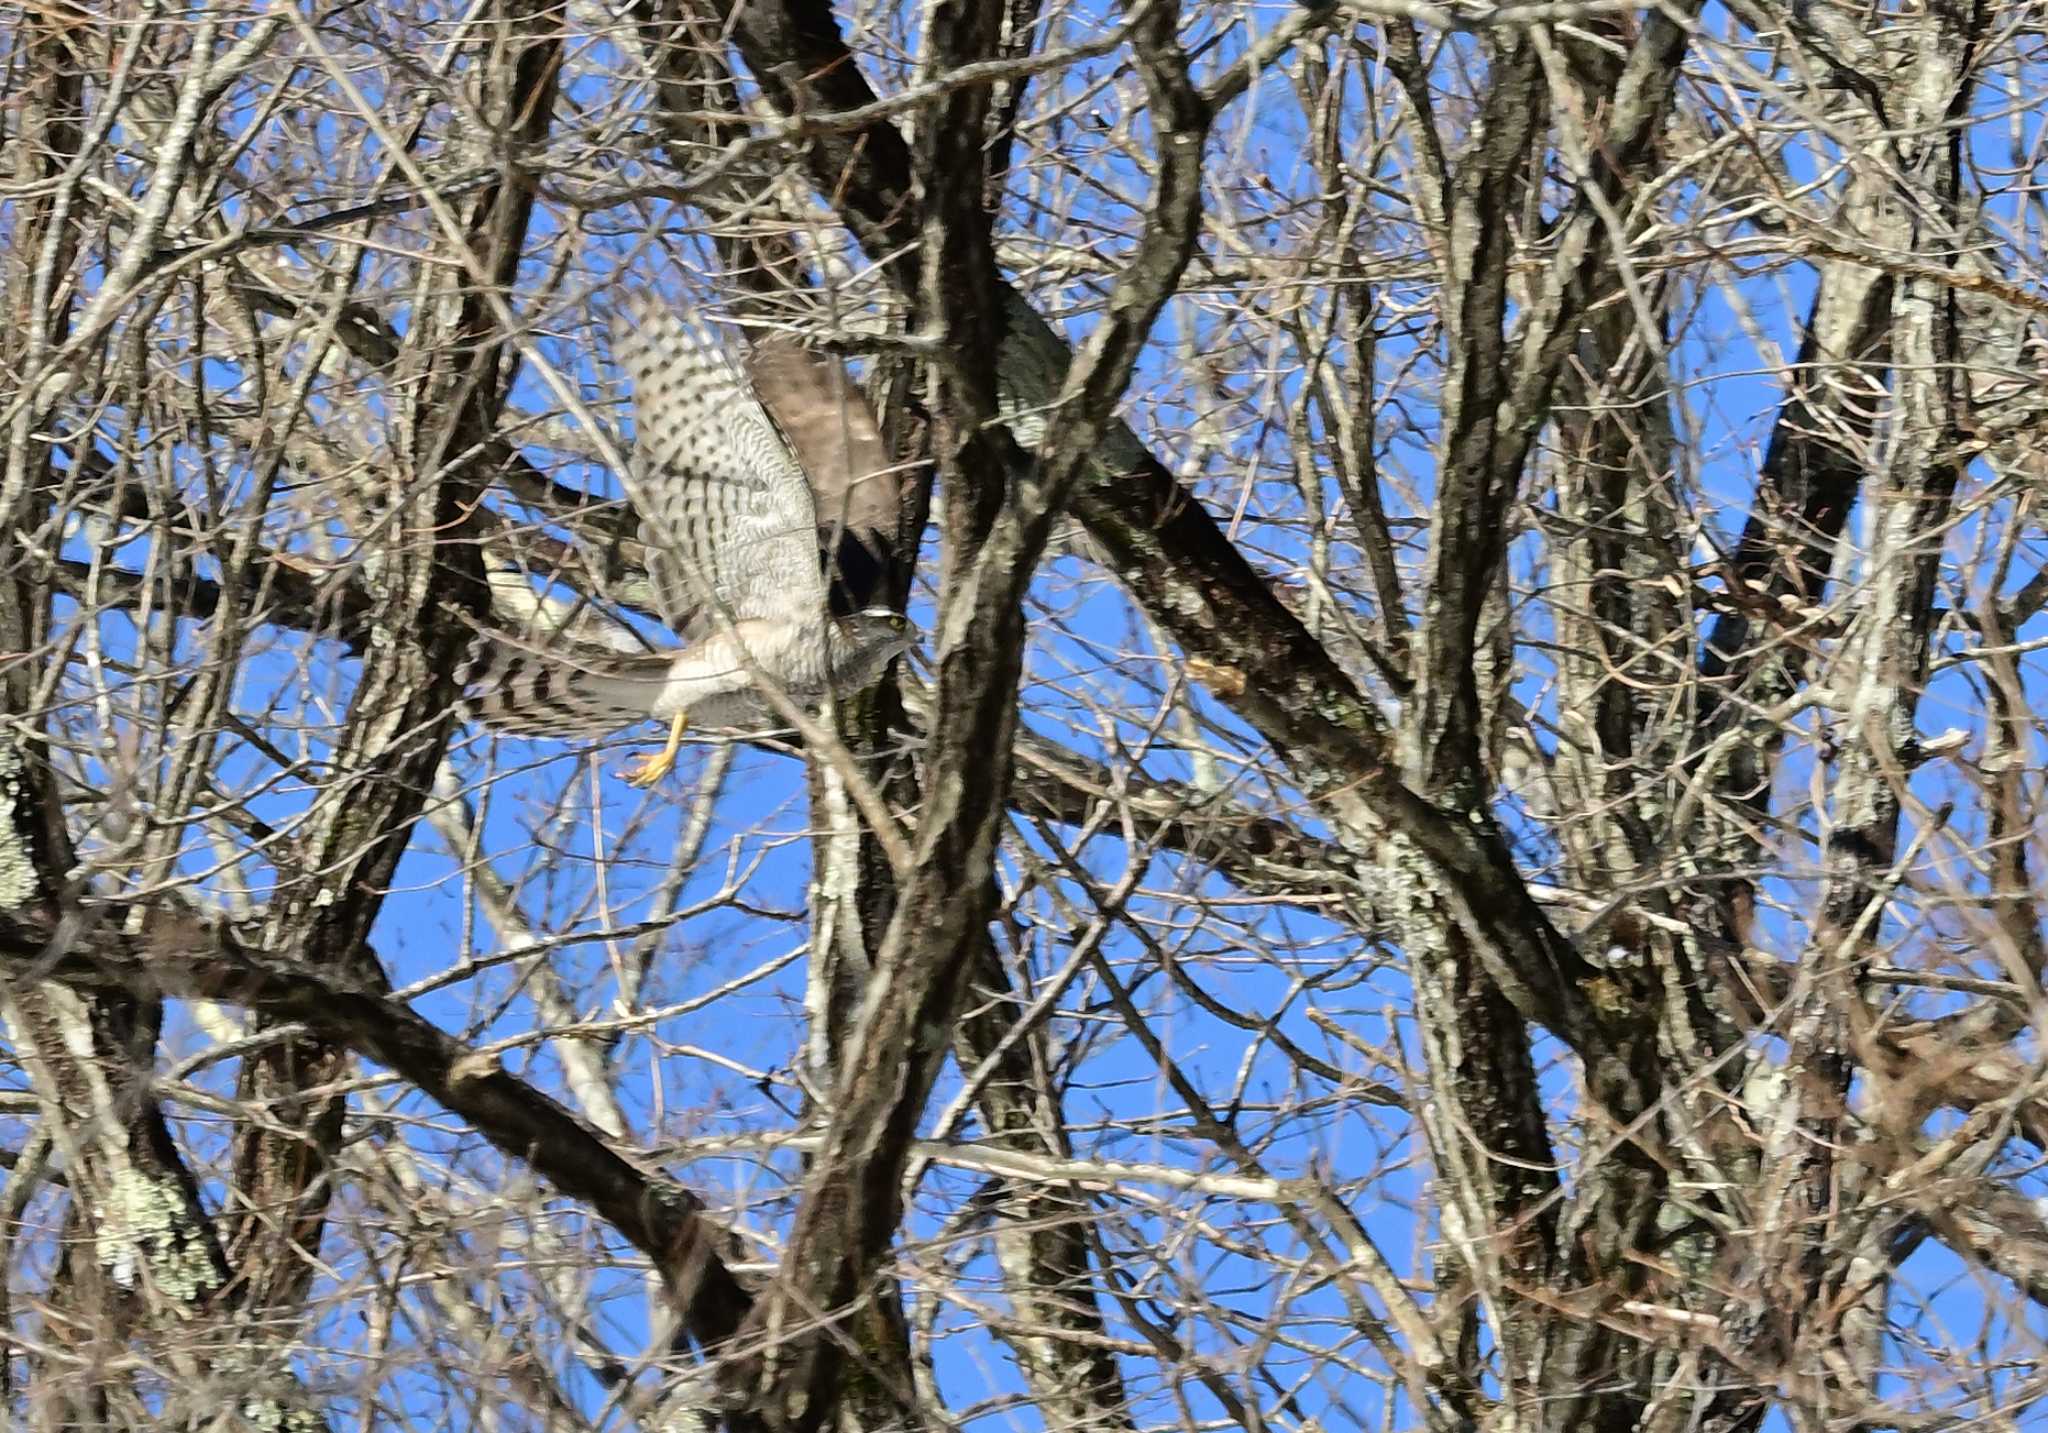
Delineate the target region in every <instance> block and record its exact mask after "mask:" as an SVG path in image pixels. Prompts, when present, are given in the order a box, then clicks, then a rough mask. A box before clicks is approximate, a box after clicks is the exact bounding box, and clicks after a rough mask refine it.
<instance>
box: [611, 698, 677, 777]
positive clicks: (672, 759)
mask: <svg viewBox="0 0 2048 1433" xmlns="http://www.w3.org/2000/svg"><path fill="white" fill-rule="evenodd" d="M689 724H690V714H689V713H688V712H677V713H676V715H675V720H673V721H671V722H670V723H669V724H668V741H667V742H666V743H664V744H663V746H662V748H661V750H660V751H657V752H656V753H655V754H654V755H652V756H643V757H641V758H640V760H639V761H638V762H636V763H634V764H633V765H632V766H630V767H628V768H627V769H626V770H625V771H624V772H622V773H621V775H623V776H624V777H625V778H626V780H627V782H628V783H630V784H631V785H634V786H638V787H641V788H643V789H644V788H646V787H649V786H652V785H654V783H655V782H657V781H659V780H661V778H662V777H664V776H666V775H668V774H669V773H670V772H671V771H673V770H675V767H676V752H677V751H679V750H681V748H682V745H683V728H685V727H687V726H688V725H689Z"/></svg>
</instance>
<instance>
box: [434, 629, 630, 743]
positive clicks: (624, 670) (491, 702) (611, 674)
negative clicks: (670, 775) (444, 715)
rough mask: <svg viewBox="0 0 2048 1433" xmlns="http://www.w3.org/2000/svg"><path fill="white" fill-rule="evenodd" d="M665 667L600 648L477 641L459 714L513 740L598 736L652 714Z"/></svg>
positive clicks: (488, 639) (472, 646)
mask: <svg viewBox="0 0 2048 1433" xmlns="http://www.w3.org/2000/svg"><path fill="white" fill-rule="evenodd" d="M669 661H670V659H669V658H668V657H666V656H663V655H660V654H658V653H648V654H645V655H637V654H633V653H624V652H613V651H608V650H606V649H605V648H602V647H578V648H569V649H566V650H565V649H560V648H552V649H549V650H546V651H543V650H540V649H539V648H537V647H532V646H523V645H521V644H519V643H518V642H515V641H512V640H509V639H507V638H503V637H494V636H480V637H478V638H477V639H476V640H475V641H474V642H472V643H471V644H470V648H469V656H468V659H467V662H466V664H465V666H464V668H463V673H462V685H463V689H464V691H463V707H464V709H465V710H466V711H467V712H468V714H469V716H470V718H471V719H472V720H474V721H476V722H478V723H480V724H481V725H483V726H487V727H490V728H492V729H493V730H496V731H502V732H507V733H509V734H511V735H514V736H547V737H555V738H558V739H569V738H574V737H592V736H602V735H604V734H606V733H608V732H613V731H617V730H619V729H620V728H621V727H626V726H631V725H632V724H633V723H635V722H640V721H645V720H646V719H647V718H648V717H649V716H651V715H652V714H653V711H654V703H655V699H656V698H657V697H659V696H660V695H661V690H662V686H663V684H664V679H665V678H666V677H667V675H668V668H669Z"/></svg>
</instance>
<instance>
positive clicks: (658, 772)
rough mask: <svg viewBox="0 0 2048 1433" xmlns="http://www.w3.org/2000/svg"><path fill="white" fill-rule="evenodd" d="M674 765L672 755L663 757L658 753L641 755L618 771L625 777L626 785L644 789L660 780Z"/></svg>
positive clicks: (673, 768)
mask: <svg viewBox="0 0 2048 1433" xmlns="http://www.w3.org/2000/svg"><path fill="white" fill-rule="evenodd" d="M675 765H676V763H675V758H674V757H666V758H664V757H662V756H660V755H655V756H643V757H641V758H640V759H639V760H638V761H636V762H634V763H633V764H632V765H631V766H629V767H627V768H626V769H625V770H624V771H622V772H620V773H619V775H621V776H623V777H625V778H626V784H627V785H628V786H637V787H639V788H640V789H641V790H643V791H645V790H646V789H647V788H648V787H650V786H652V785H654V783H655V782H657V781H659V780H661V778H662V777H664V776H666V775H668V774H669V772H671V771H673V770H675Z"/></svg>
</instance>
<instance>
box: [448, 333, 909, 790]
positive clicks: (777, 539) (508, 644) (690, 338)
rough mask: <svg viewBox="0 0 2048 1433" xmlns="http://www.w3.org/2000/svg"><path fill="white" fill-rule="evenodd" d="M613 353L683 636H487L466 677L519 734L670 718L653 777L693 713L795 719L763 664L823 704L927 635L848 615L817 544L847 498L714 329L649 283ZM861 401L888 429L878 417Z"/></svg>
mask: <svg viewBox="0 0 2048 1433" xmlns="http://www.w3.org/2000/svg"><path fill="white" fill-rule="evenodd" d="M612 357H613V359H614V361H615V362H616V363H617V364H618V365H619V367H621V368H622V369H623V370H624V371H625V373H626V374H627V376H628V377H629V378H630V379H631V380H632V385H633V410H634V436H633V451H632V454H631V457H630V460H629V462H628V464H627V467H626V471H625V473H624V474H622V478H623V481H624V484H625V488H626V496H627V498H628V499H629V500H630V501H631V503H632V505H633V508H634V510H635V511H636V512H637V513H638V514H639V518H640V540H641V542H642V544H643V545H644V546H645V547H646V549H647V571H648V576H649V578H650V579H651V580H652V583H653V586H654V589H655V593H656V596H657V599H658V601H659V604H660V607H661V615H662V619H663V620H664V621H665V622H667V623H668V624H669V626H670V627H671V628H672V629H674V630H676V631H677V632H679V633H680V634H681V635H682V637H683V639H684V642H685V645H684V647H683V648H682V649H681V650H680V651H673V652H652V653H648V652H621V651H617V650H614V649H612V648H610V647H606V646H602V645H599V644H596V643H591V642H565V641H563V640H562V639H561V638H560V637H553V638H550V637H541V638H530V639H516V638H511V637H507V636H499V635H490V636H486V637H484V638H481V639H480V640H479V642H478V644H477V647H476V648H475V649H474V651H473V653H472V656H471V666H470V668H469V670H468V672H467V673H466V674H465V677H464V683H465V686H466V687H467V688H468V689H469V694H468V702H469V708H470V711H471V713H472V715H474V716H475V717H476V719H477V720H479V721H480V722H482V723H483V724H484V725H486V726H490V727H495V728H497V729H499V730H501V731H507V732H513V733H516V734H520V735H526V736H552V737H581V736H594V735H599V734H602V733H604V732H609V731H613V730H616V729H618V728H619V727H622V726H626V725H629V724H631V723H634V722H638V721H642V720H645V719H646V718H648V717H655V718H658V719H661V720H665V721H667V722H668V723H669V732H668V740H667V742H666V744H664V746H663V747H662V749H661V751H660V752H659V753H658V754H656V755H654V756H651V757H647V758H645V759H643V760H642V761H640V762H639V763H637V764H636V765H635V766H634V767H633V768H631V769H630V770H629V771H628V772H627V773H626V779H627V780H628V781H630V782H632V783H633V784H634V785H636V786H643V787H644V786H651V785H653V784H654V783H655V782H656V781H659V780H660V779H661V778H662V777H663V776H664V775H666V774H667V773H668V772H669V770H670V769H671V768H673V767H674V765H675V759H676V752H677V750H678V748H679V746H680V745H681V742H682V738H683V733H684V731H685V729H686V728H687V727H688V726H689V724H690V723H692V722H695V723H696V724H697V725H698V726H700V727H704V726H711V727H744V728H760V727H763V726H776V725H780V724H781V723H780V722H779V721H778V720H777V719H776V717H775V714H774V708H773V707H772V706H771V705H770V704H769V703H768V702H767V700H766V699H765V698H764V697H763V696H762V693H761V687H760V684H759V683H758V682H757V680H756V677H755V672H758V673H759V674H760V676H761V677H763V678H765V679H766V680H767V681H769V682H772V683H774V684H775V685H777V686H779V687H780V688H781V689H782V690H783V691H784V692H785V693H787V694H788V696H789V697H790V698H791V699H793V700H795V701H797V702H799V703H804V702H812V701H816V700H818V699H820V698H822V697H824V696H826V695H827V694H844V693H849V692H854V691H858V690H860V689H861V688H862V687H865V686H866V685H867V684H868V683H870V682H872V681H874V680H875V679H876V678H877V677H879V676H880V675H881V674H882V671H883V669H884V668H885V667H887V666H888V664H889V663H890V662H891V661H892V660H894V659H895V657H896V656H897V655H898V654H899V653H901V652H903V651H905V650H907V649H908V648H909V647H911V646H912V645H914V643H915V640H916V636H915V632H914V630H913V629H912V627H911V626H910V624H909V622H908V620H907V619H906V618H904V617H903V615H902V614H901V613H898V612H895V611H892V610H890V609H889V608H887V607H881V606H865V605H864V606H861V607H859V608H858V609H857V610H853V611H851V612H849V613H848V614H847V615H845V616H844V617H839V616H835V615H833V613H832V610H831V601H830V599H831V597H832V596H833V595H834V594H833V591H832V589H831V588H830V586H829V584H828V581H827V574H826V571H825V566H824V564H823V563H821V560H820V544H821V542H826V543H828V544H829V545H830V546H837V545H838V543H837V540H836V536H835V528H836V527H838V526H839V525H841V524H843V521H844V516H843V513H830V512H825V511H822V510H821V503H820V496H821V495H820V494H819V493H818V492H817V491H815V490H814V482H813V478H812V476H810V475H807V473H806V471H805V467H804V464H803V463H802V462H800V461H799V460H798V457H797V453H796V452H795V451H794V450H793V448H792V445H791V442H790V440H789V438H788V437H787V436H786V435H785V430H784V428H783V426H782V425H780V424H778V423H777V422H776V421H775V419H774V418H772V417H771V416H770V415H769V411H768V409H767V408H766V407H764V406H763V403H762V399H761V396H760V395H759V394H757V393H756V391H755V387H754V384H753V383H752V382H751V381H750V380H749V378H748V376H747V374H746V373H745V372H744V371H743V370H742V369H741V367H740V366H739V364H738V363H737V362H735V361H734V360H733V359H732V358H731V357H730V356H728V354H727V353H726V352H725V351H724V350H723V349H722V348H721V347H720V346H719V345H718V344H717V343H716V342H714V341H713V340H712V339H711V338H710V336H709V335H708V334H706V333H705V332H703V331H702V330H701V329H700V328H698V327H697V326H695V325H694V324H692V323H689V322H686V321H685V320H684V319H683V318H682V317H680V316H679V315H678V314H677V313H675V312H674V311H673V310H671V309H669V308H668V307H666V306H665V305H663V304H662V303H661V301H660V300H659V299H658V298H655V297H653V296H651V295H649V294H646V293H635V294H633V295H631V296H629V297H628V298H626V299H625V300H624V301H623V302H622V303H621V306H620V308H619V310H618V313H617V314H616V316H615V317H614V318H613V321H612ZM779 357H780V359H781V360H782V362H783V364H784V365H785V367H786V366H787V365H788V364H789V363H790V362H791V356H790V355H789V354H787V353H783V354H781V355H779ZM757 371H760V372H770V373H772V372H775V371H776V370H775V369H773V368H763V369H758V370H757ZM814 371H815V370H813V372H814ZM839 376H840V377H841V378H843V376H844V375H843V374H841V375H839ZM781 386H782V391H783V395H784V403H783V404H782V405H780V406H781V407H782V409H783V411H786V412H788V411H793V409H792V405H791V403H790V402H789V394H790V393H791V392H792V391H793V390H792V389H791V387H790V386H789V385H788V384H783V385H781ZM794 391H796V392H797V393H798V395H799V398H801V397H802V396H804V395H803V391H802V390H801V389H800V388H798V389H796V390H794ZM812 406H815V405H812ZM859 416H860V417H862V418H863V419H864V422H865V426H866V428H867V429H868V430H873V417H872V415H871V414H865V413H862V414H861V415H859ZM877 437H878V434H877ZM869 446H870V447H871V448H873V447H878V446H879V445H878V443H874V444H870V445H869ZM820 466H825V465H824V464H821V465H820ZM842 467H843V464H842ZM843 476H844V475H843V473H842V474H840V477H841V479H842V481H838V482H836V483H834V484H832V486H836V487H838V488H839V489H841V491H840V492H838V493H826V494H823V496H825V497H827V498H830V499H838V498H843V497H844V491H843V490H844V488H845V486H846V484H845V483H844V481H843ZM848 605H850V604H848ZM750 664H751V668H752V670H749V667H750Z"/></svg>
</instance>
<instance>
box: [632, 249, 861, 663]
mask: <svg viewBox="0 0 2048 1433" xmlns="http://www.w3.org/2000/svg"><path fill="white" fill-rule="evenodd" d="M612 357H613V359H614V361H615V362H617V363H618V365H619V366H620V367H621V368H623V369H624V370H625V372H626V374H627V375H628V376H629V377H630V378H631V380H632V383H633V422H634V441H633V453H632V460H631V462H630V463H629V465H628V468H627V471H626V473H625V474H623V478H624V482H625V486H626V495H627V497H628V498H630V499H631V500H632V503H633V507H634V509H635V510H636V511H637V512H638V513H639V515H640V537H641V540H642V541H643V542H644V543H645V544H646V545H647V548H648V569H649V574H650V576H652V577H653V579H654V583H655V587H656V589H657V591H658V592H659V593H660V594H661V597H662V603H663V607H664V611H663V616H664V617H665V618H666V619H667V620H668V622H669V623H670V625H671V626H673V627H675V628H677V629H678V630H679V631H683V632H686V633H687V634H690V635H695V634H698V633H701V632H702V631H703V630H704V624H703V622H702V620H701V619H702V617H703V615H704V614H703V611H702V609H703V606H704V603H703V601H702V600H701V594H702V592H703V588H700V587H699V586H698V585H697V584H695V583H693V582H692V581H691V580H690V578H689V575H688V574H689V573H690V572H691V571H692V570H694V572H695V573H696V574H697V576H698V577H699V578H700V579H701V580H702V582H703V583H704V584H706V585H707V586H708V588H709V590H710V593H711V595H712V597H713V598H714V600H716V601H717V602H718V603H719V604H720V605H722V606H723V607H724V608H725V609H726V611H727V613H728V615H729V616H730V617H732V618H733V619H735V620H744V619H747V618H754V617H765V618H772V619H779V620H797V621H821V620H823V614H824V611H825V581H824V576H823V573H822V572H821V570H820V568H819V564H818V538H817V507H816V503H815V501H814V500H813V498H812V494H811V488H810V484H809V483H808V482H807V481H806V479H805V477H804V471H803V468H802V467H801V466H800V465H799V464H798V462H797V460H796V457H795V455H794V454H793V453H792V452H791V451H790V447H789V444H788V443H787V442H785V441H784V440H783V437H782V434H781V432H780V431H779V430H778V429H777V428H776V426H775V423H774V420H773V419H771V418H770V417H769V416H768V414H767V412H766V410H765V409H763V408H762V406H761V403H760V400H759V399H758V398H757V397H756V396H755V394H754V391H753V389H752V387H751V386H750V385H749V384H748V382H747V380H746V378H745V376H744V375H743V373H742V372H741V370H740V368H739V366H738V365H737V364H735V363H734V362H733V361H732V359H730V358H729V357H728V356H727V355H726V353H725V351H724V350H723V349H722V348H721V347H720V346H719V345H718V344H717V343H716V342H715V341H714V340H713V338H712V337H711V336H710V335H709V334H708V333H706V332H704V331H703V330H702V329H701V328H700V327H698V326H697V325H696V324H694V323H692V322H690V321H688V320H686V319H685V318H684V317H682V316H681V315H680V314H678V313H677V312H676V311H675V310H673V309H672V308H670V307H668V306H667V304H665V303H664V302H663V301H662V299H661V298H660V297H659V296H658V295H655V294H653V293H650V292H647V291H644V290H642V291H636V292H633V293H630V294H628V295H627V296H626V297H625V298H624V299H623V300H622V301H621V303H620V306H619V309H618V312H617V314H616V316H615V317H614V318H613V320H612ZM813 614H816V615H815V616H814V615H813Z"/></svg>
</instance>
